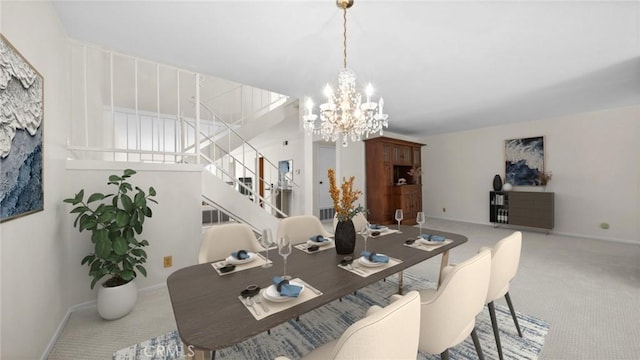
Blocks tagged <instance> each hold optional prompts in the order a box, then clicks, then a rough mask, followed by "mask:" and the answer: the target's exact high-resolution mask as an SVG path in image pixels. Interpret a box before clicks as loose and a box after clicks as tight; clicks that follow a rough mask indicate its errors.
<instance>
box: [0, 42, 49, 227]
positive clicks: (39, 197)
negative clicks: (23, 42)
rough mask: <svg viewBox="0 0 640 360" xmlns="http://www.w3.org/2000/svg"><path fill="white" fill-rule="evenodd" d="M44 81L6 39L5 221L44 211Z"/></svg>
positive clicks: (0, 114) (0, 195) (0, 121)
mask: <svg viewBox="0 0 640 360" xmlns="http://www.w3.org/2000/svg"><path fill="white" fill-rule="evenodd" d="M43 117H44V79H43V78H42V75H40V73H38V71H37V70H36V69H35V68H34V67H33V66H31V64H29V62H28V61H27V60H26V59H25V58H24V57H23V56H22V55H21V54H20V53H19V52H18V50H17V49H16V48H15V47H13V45H11V43H10V42H9V41H8V40H7V39H6V38H5V37H4V36H3V35H2V34H0V222H3V221H7V220H10V219H14V218H16V217H19V216H23V215H27V214H31V213H34V212H36V211H41V210H42V209H43V207H44V193H43V178H42V175H43V171H42V163H43V148H42V145H43V132H42V130H43V129H42V128H43Z"/></svg>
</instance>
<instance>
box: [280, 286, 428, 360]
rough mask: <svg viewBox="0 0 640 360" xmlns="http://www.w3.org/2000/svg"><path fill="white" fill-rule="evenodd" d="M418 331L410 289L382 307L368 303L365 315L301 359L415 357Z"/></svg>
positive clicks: (416, 299) (417, 308)
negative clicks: (334, 338) (335, 337)
mask: <svg viewBox="0 0 640 360" xmlns="http://www.w3.org/2000/svg"><path fill="white" fill-rule="evenodd" d="M419 331H420V295H419V294H418V292H416V291H410V292H408V293H407V294H406V295H404V296H399V297H398V299H397V300H396V301H394V302H392V303H391V304H389V305H387V306H386V307H384V308H381V307H379V306H376V305H374V306H372V307H371V308H369V310H368V311H367V314H366V316H365V317H364V318H362V319H360V320H358V321H356V322H355V323H353V324H352V325H351V326H349V327H348V328H347V330H345V332H344V333H343V334H342V336H340V338H339V339H337V340H334V341H331V342H328V343H326V344H324V345H322V346H320V347H318V348H316V349H314V350H313V351H312V352H310V353H309V354H307V355H306V356H304V357H303V359H305V360H312V359H315V360H330V359H352V360H358V359H362V360H373V359H385V360H386V359H397V360H403V359H411V360H415V358H416V356H417V355H418V334H419ZM276 360H287V358H286V357H278V358H276Z"/></svg>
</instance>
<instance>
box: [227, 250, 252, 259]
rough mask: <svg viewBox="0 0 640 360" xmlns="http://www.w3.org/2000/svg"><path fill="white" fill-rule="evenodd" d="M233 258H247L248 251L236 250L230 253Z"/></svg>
mask: <svg viewBox="0 0 640 360" xmlns="http://www.w3.org/2000/svg"><path fill="white" fill-rule="evenodd" d="M231 256H233V257H234V258H235V259H238V260H244V259H248V258H249V253H248V252H247V251H246V250H238V251H234V252H232V253H231Z"/></svg>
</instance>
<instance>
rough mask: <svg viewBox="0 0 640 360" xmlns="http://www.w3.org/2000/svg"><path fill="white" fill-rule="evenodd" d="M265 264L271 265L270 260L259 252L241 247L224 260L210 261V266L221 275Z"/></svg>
mask: <svg viewBox="0 0 640 360" xmlns="http://www.w3.org/2000/svg"><path fill="white" fill-rule="evenodd" d="M257 260H262V261H257ZM265 265H268V266H271V260H269V259H268V258H266V257H264V256H263V255H262V254H260V253H257V252H252V251H247V250H243V249H240V250H237V251H234V252H232V253H231V254H230V255H229V256H227V257H226V258H225V259H224V260H219V261H215V262H213V263H211V266H213V268H214V269H215V270H216V272H217V273H218V275H221V276H222V275H227V274H231V273H234V272H238V271H242V270H247V269H251V268H254V267H258V266H263V267H264V266H265Z"/></svg>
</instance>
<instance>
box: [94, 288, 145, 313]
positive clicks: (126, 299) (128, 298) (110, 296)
mask: <svg viewBox="0 0 640 360" xmlns="http://www.w3.org/2000/svg"><path fill="white" fill-rule="evenodd" d="M137 300H138V287H137V286H136V282H135V280H131V281H129V282H128V283H126V284H124V285H120V286H116V287H103V286H100V288H99V289H98V300H97V302H98V314H100V316H101V317H102V318H103V319H105V320H115V319H119V318H121V317H123V316H125V315H127V314H128V313H129V312H131V310H133V307H134V306H136V301H137Z"/></svg>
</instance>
